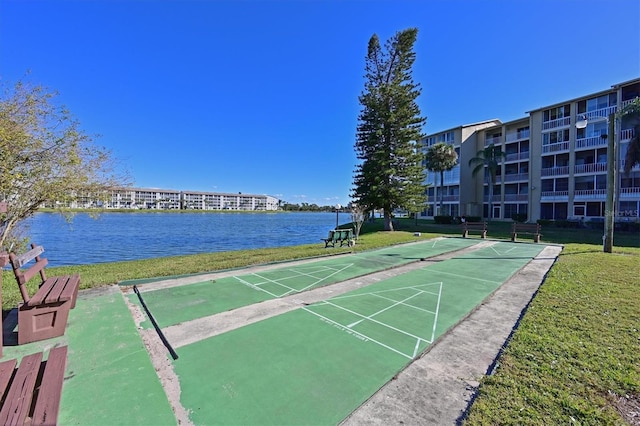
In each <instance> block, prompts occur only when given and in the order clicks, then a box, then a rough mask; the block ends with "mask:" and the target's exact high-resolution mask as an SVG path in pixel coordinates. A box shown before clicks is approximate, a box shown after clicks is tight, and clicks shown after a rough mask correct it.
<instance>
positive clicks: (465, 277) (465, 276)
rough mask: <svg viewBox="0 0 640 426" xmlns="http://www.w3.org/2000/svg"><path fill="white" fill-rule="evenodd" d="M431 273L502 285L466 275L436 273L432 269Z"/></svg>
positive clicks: (498, 282)
mask: <svg viewBox="0 0 640 426" xmlns="http://www.w3.org/2000/svg"><path fill="white" fill-rule="evenodd" d="M431 271H432V272H436V273H438V274H445V275H451V276H453V277H458V278H464V279H467V280H475V281H483V282H485V283H489V284H501V283H502V281H489V280H483V279H482V278H476V277H469V276H467V275H460V274H454V273H453V272H444V271H436V270H434V269H431Z"/></svg>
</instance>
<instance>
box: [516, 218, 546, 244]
mask: <svg viewBox="0 0 640 426" xmlns="http://www.w3.org/2000/svg"><path fill="white" fill-rule="evenodd" d="M541 230H542V227H541V226H540V224H539V223H518V222H513V224H512V225H511V241H512V242H515V241H516V238H517V237H518V234H530V235H533V242H534V243H539V242H540V231H541Z"/></svg>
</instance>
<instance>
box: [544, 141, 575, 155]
mask: <svg viewBox="0 0 640 426" xmlns="http://www.w3.org/2000/svg"><path fill="white" fill-rule="evenodd" d="M568 150H569V141H567V142H556V143H550V144H547V145H542V153H543V154H546V153H550V152H559V151H568Z"/></svg>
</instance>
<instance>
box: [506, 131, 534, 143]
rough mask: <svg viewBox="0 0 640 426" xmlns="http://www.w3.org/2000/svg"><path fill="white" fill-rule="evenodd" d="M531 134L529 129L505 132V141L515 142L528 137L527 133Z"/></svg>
mask: <svg viewBox="0 0 640 426" xmlns="http://www.w3.org/2000/svg"><path fill="white" fill-rule="evenodd" d="M530 134H531V132H530V130H529V129H526V130H521V131H519V132H507V134H506V135H505V140H506V141H507V142H515V141H519V140H522V139H529V135H530Z"/></svg>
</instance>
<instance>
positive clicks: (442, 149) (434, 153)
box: [425, 142, 458, 216]
mask: <svg viewBox="0 0 640 426" xmlns="http://www.w3.org/2000/svg"><path fill="white" fill-rule="evenodd" d="M425 160H426V164H427V169H428V170H431V171H433V172H438V173H440V203H439V208H438V211H437V212H434V213H435V214H434V216H435V215H438V214H442V203H443V201H444V172H447V171H449V170H451V169H453V168H454V167H455V166H456V165H457V164H458V153H457V152H456V150H455V148H454V147H453V146H452V145H449V144H448V143H444V142H438V143H437V144H435V145H432V146H431V147H429V149H427V153H426V157H425Z"/></svg>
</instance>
